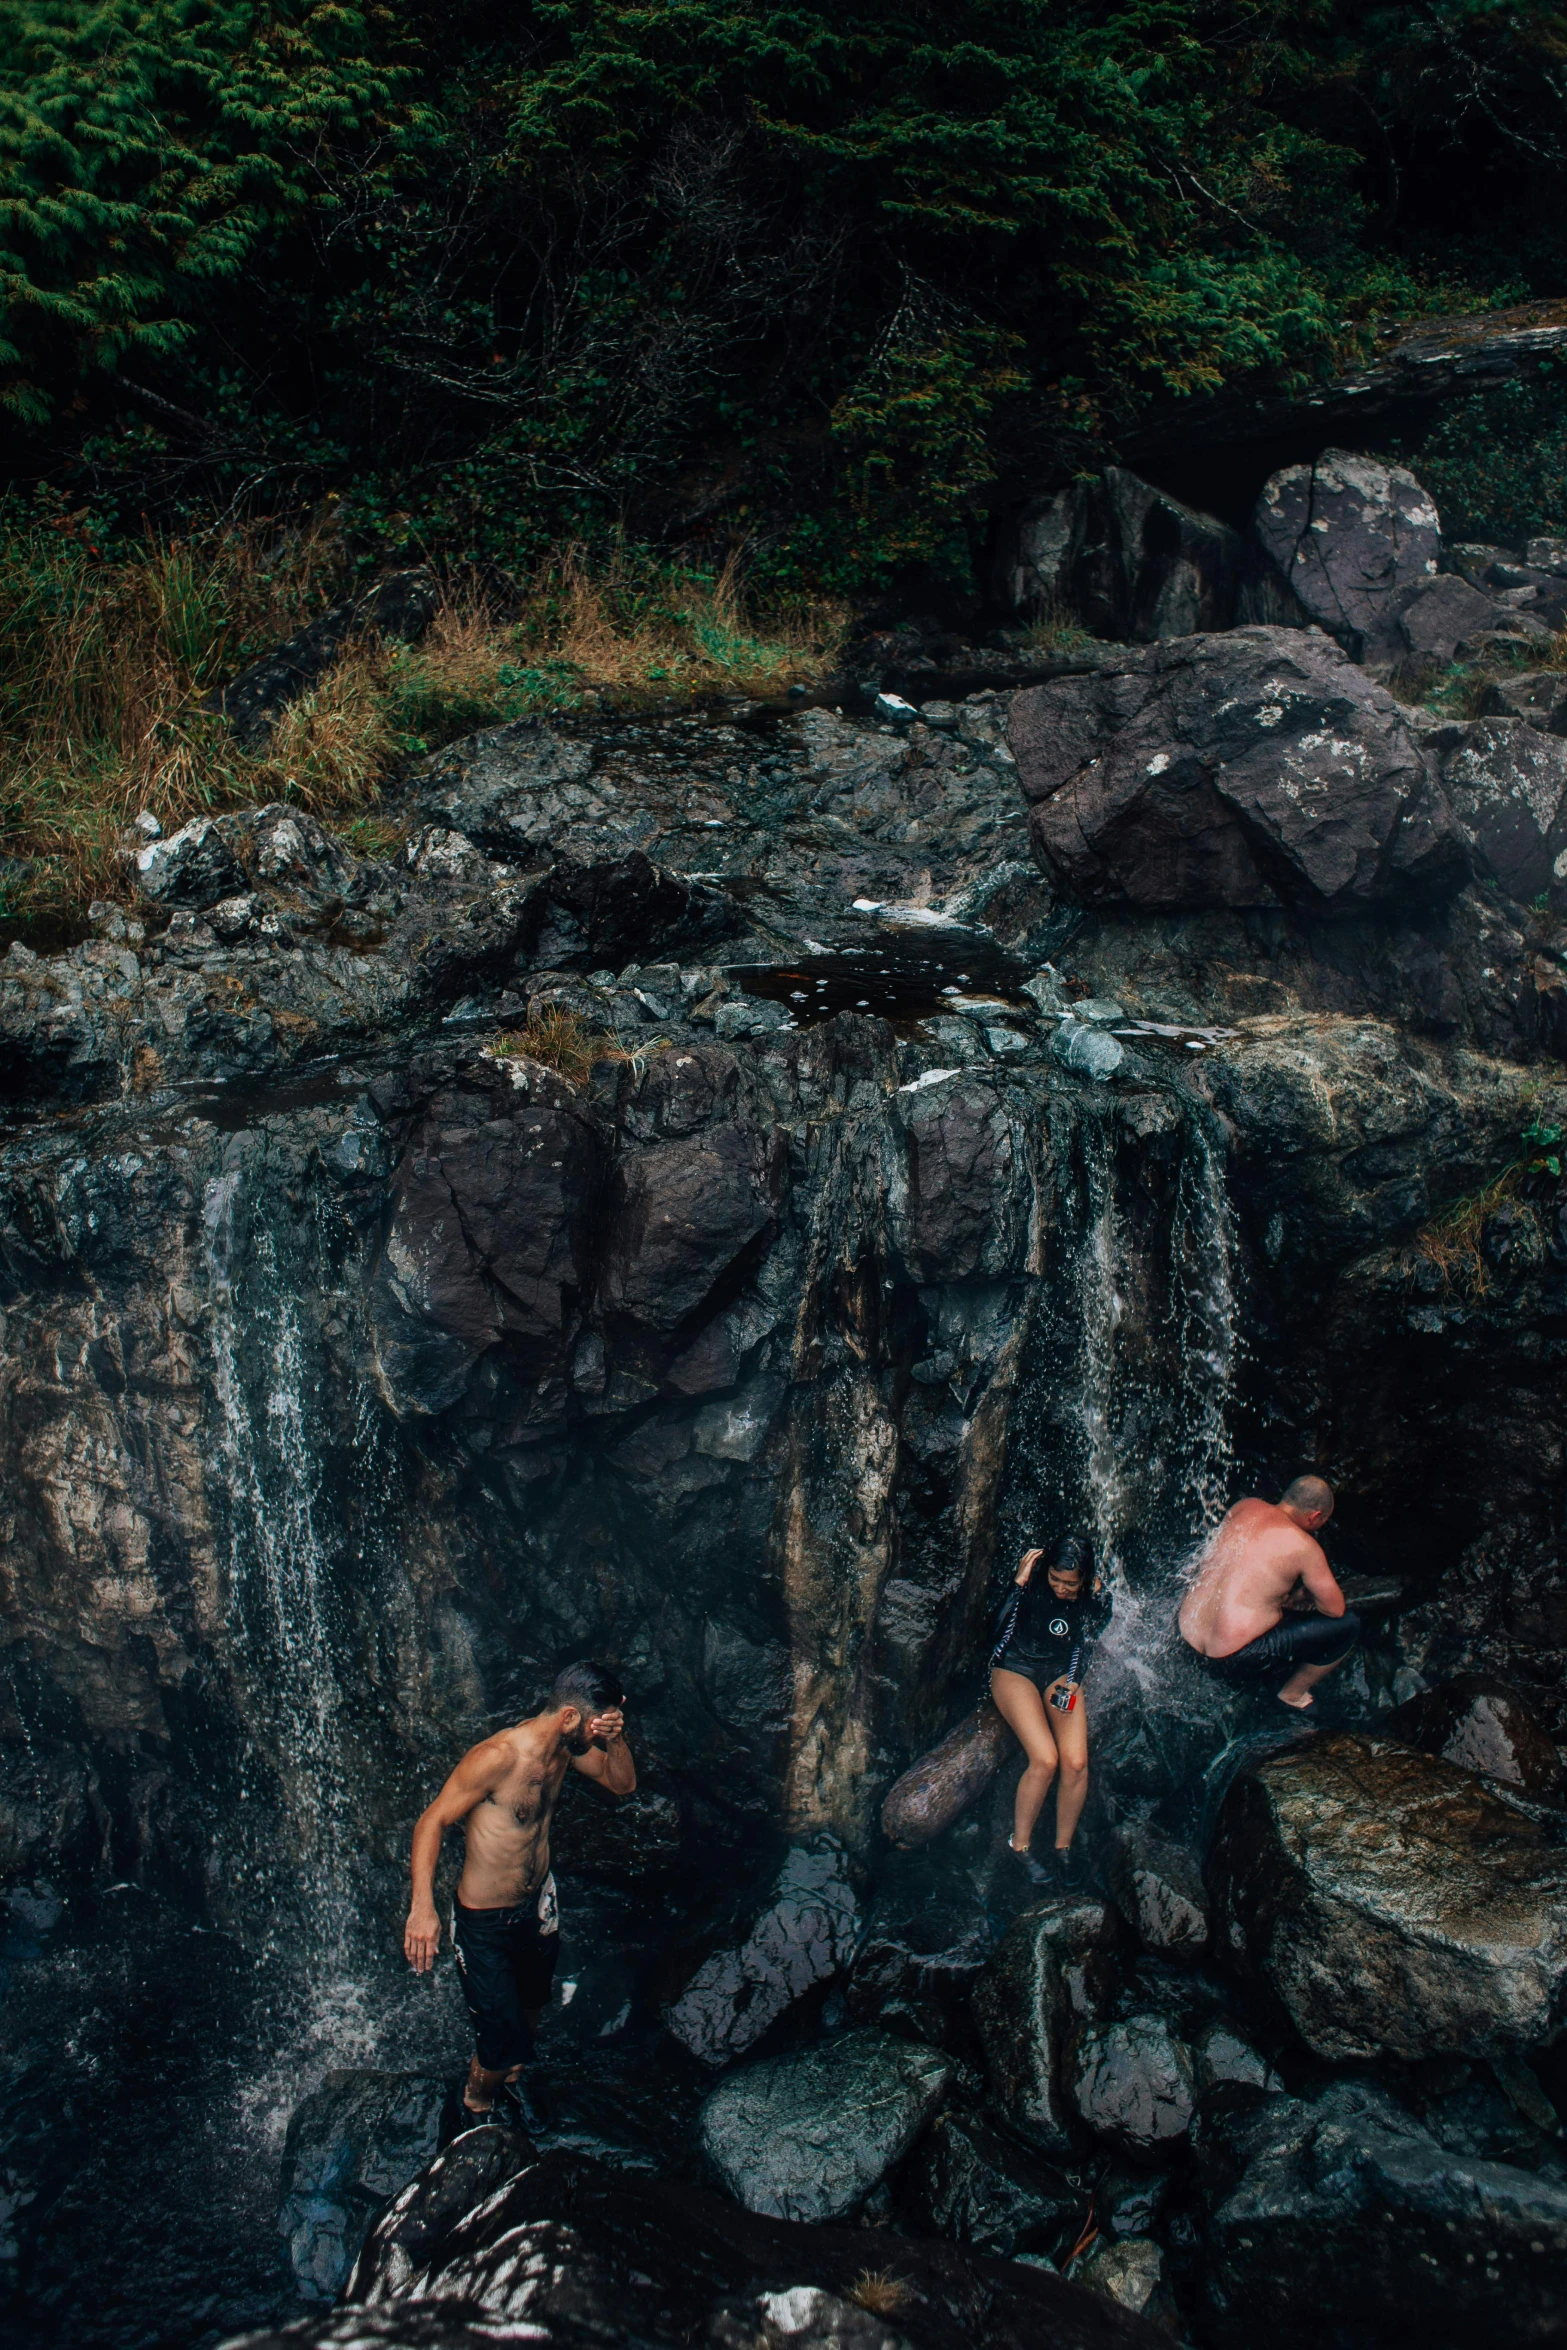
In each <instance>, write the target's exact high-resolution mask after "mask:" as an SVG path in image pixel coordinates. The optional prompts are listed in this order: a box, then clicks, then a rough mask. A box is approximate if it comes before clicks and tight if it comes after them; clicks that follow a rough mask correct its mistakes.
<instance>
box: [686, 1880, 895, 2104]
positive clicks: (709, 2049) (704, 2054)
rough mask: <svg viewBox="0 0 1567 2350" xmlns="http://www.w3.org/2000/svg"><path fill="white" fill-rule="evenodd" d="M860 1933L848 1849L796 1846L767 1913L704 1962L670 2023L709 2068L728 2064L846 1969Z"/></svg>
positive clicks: (766, 1906) (762, 1912) (772, 1890)
mask: <svg viewBox="0 0 1567 2350" xmlns="http://www.w3.org/2000/svg"><path fill="white" fill-rule="evenodd" d="M860 1932H861V1921H860V1906H859V1902H858V1900H857V1899H856V1897H855V1890H854V1884H853V1880H852V1878H851V1876H850V1873H849V1869H848V1865H847V1856H846V1855H845V1853H844V1851H843V1849H842V1847H841V1846H840V1845H838V1844H836V1843H835V1842H834V1841H833V1840H832V1838H830V1837H821V1838H819V1839H818V1840H817V1842H816V1844H815V1845H814V1846H811V1845H796V1846H795V1848H794V1850H793V1851H792V1852H790V1854H789V1855H788V1857H787V1859H786V1860H785V1861H784V1864H783V1867H782V1868H781V1869H780V1870H779V1872H778V1875H777V1878H776V1879H775V1880H774V1883H773V1885H772V1886H771V1888H770V1890H769V1893H768V1897H767V1899H766V1902H765V1903H764V1905H763V1906H762V1908H761V1909H760V1910H759V1911H758V1912H757V1914H756V1915H755V1916H754V1917H753V1918H751V1920H750V1921H749V1923H748V1925H747V1926H746V1928H745V1930H744V1931H743V1932H742V1933H741V1934H739V1935H737V1936H735V1937H734V1938H733V1939H731V1940H726V1941H725V1942H723V1943H722V1944H720V1946H719V1947H718V1948H717V1949H716V1950H712V1951H709V1952H708V1953H707V1954H706V1955H705V1956H704V1957H703V1958H701V1959H700V1960H699V1962H698V1964H697V1966H696V1967H695V1969H694V1971H693V1973H692V1975H691V1979H690V1981H689V1982H688V1983H687V1984H686V1985H685V1987H684V1989H683V1990H682V1991H681V1993H680V1995H679V1997H678V1998H676V1999H673V2000H671V2001H670V2003H669V2005H668V2006H667V2007H666V2008H665V2010H664V2021H665V2023H666V2024H667V2025H668V2027H669V2029H670V2031H671V2032H673V2034H674V2035H675V2038H676V2039H677V2040H678V2041H680V2043H681V2044H682V2046H683V2047H686V2048H689V2049H690V2051H691V2053H692V2055H693V2056H698V2057H700V2058H701V2059H702V2061H703V2063H704V2064H711V2065H722V2064H727V2063H729V2062H730V2061H731V2060H732V2059H733V2058H735V2057H737V2056H743V2055H744V2054H745V2052H746V2050H747V2049H748V2048H750V2047H752V2046H753V2045H754V2044H755V2042H756V2041H758V2040H760V2039H761V2038H762V2036H763V2034H764V2033H766V2032H768V2031H770V2030H771V2028H772V2026H773V2025H774V2024H775V2023H777V2021H778V2019H779V2017H780V2016H782V2015H784V2014H785V2013H786V2012H787V2010H788V2009H789V2008H791V2007H792V2006H793V2005H794V2003H795V2001H796V2000H797V1999H800V1998H803V1997H804V1995H805V1994H806V1993H807V1992H808V1991H811V1990H813V1989H815V1987H816V1986H817V1985H818V1984H825V1983H828V1982H830V1981H831V1980H832V1978H833V1976H834V1975H835V1974H838V1973H839V1972H840V1971H844V1970H846V1969H847V1968H848V1966H849V1964H850V1962H851V1961H852V1960H853V1957H854V1953H855V1948H856V1945H857V1944H858V1942H859V1939H860Z"/></svg>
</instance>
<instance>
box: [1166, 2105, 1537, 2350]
mask: <svg viewBox="0 0 1567 2350" xmlns="http://www.w3.org/2000/svg"><path fill="white" fill-rule="evenodd" d="M1194 2135H1195V2138H1196V2143H1197V2153H1198V2164H1199V2169H1200V2172H1201V2176H1202V2181H1203V2187H1204V2192H1205V2199H1206V2201H1207V2203H1208V2209H1209V2217H1208V2243H1209V2248H1210V2255H1211V2259H1212V2263H1213V2266H1212V2271H1211V2276H1210V2285H1209V2291H1210V2298H1211V2303H1212V2310H1213V2318H1214V2321H1215V2332H1216V2334H1217V2338H1218V2339H1219V2340H1220V2341H1221V2342H1223V2343H1226V2344H1228V2343H1234V2344H1236V2345H1237V2346H1238V2345H1241V2344H1247V2345H1250V2344H1253V2343H1256V2342H1260V2341H1266V2342H1269V2343H1275V2344H1280V2345H1289V2346H1291V2350H1293V2345H1295V2344H1297V2343H1300V2344H1305V2343H1307V2342H1310V2343H1312V2344H1318V2343H1321V2342H1323V2341H1325V2340H1326V2341H1350V2342H1355V2343H1366V2344H1371V2343H1383V2342H1387V2343H1391V2342H1395V2341H1401V2342H1429V2343H1441V2344H1444V2345H1446V2344H1457V2343H1463V2344H1466V2345H1476V2344H1485V2345H1496V2346H1497V2350H1500V2346H1501V2345H1502V2344H1506V2345H1508V2346H1509V2350H1513V2346H1515V2345H1521V2344H1524V2343H1531V2342H1540V2343H1545V2342H1559V2341H1560V2340H1561V2313H1562V2309H1563V2307H1564V2306H1567V2187H1563V2186H1562V2185H1560V2184H1559V2183H1558V2182H1557V2181H1555V2180H1553V2179H1549V2178H1544V2177H1541V2176H1540V2175H1539V2174H1537V2173H1536V2172H1533V2171H1528V2170H1517V2169H1514V2168H1513V2167H1512V2165H1511V2164H1508V2163H1502V2162H1488V2161H1484V2160H1480V2159H1477V2158H1476V2157H1474V2156H1472V2155H1467V2154H1459V2153H1453V2152H1450V2151H1449V2150H1448V2149H1447V2148H1446V2147H1444V2146H1441V2145H1439V2144H1438V2142H1437V2141H1436V2139H1435V2138H1433V2137H1432V2136H1431V2135H1430V2133H1429V2132H1428V2131H1426V2130H1425V2129H1423V2128H1422V2127H1421V2125H1420V2124H1419V2122H1417V2121H1416V2120H1415V2119H1414V2117H1413V2116H1412V2115H1411V2114H1409V2113H1407V2112H1405V2111H1404V2110H1403V2109H1402V2108H1401V2107H1400V2106H1398V2105H1397V2104H1395V2102H1394V2100H1393V2099H1392V2098H1391V2097H1389V2096H1387V2094H1386V2093H1385V2092H1384V2091H1382V2090H1380V2089H1378V2088H1376V2087H1375V2086H1373V2085H1372V2084H1371V2083H1369V2082H1360V2081H1340V2082H1336V2083H1335V2084H1334V2085H1333V2087H1331V2088H1330V2089H1328V2090H1326V2091H1325V2092H1324V2093H1323V2095H1322V2096H1321V2097H1319V2098H1318V2099H1317V2100H1316V2102H1315V2103H1311V2104H1308V2103H1307V2102H1305V2101H1304V2100H1302V2099H1299V2098H1294V2097H1268V2098H1259V2097H1257V2095H1256V2093H1255V2092H1253V2091H1249V2090H1230V2091H1227V2092H1220V2093H1219V2095H1218V2096H1217V2097H1216V2098H1215V2100H1214V2102H1213V2105H1212V2107H1211V2108H1210V2106H1209V2105H1208V2104H1206V2103H1205V2105H1204V2108H1203V2114H1202V2117H1201V2119H1200V2121H1199V2123H1198V2127H1197V2130H1196V2132H1195V2133H1194Z"/></svg>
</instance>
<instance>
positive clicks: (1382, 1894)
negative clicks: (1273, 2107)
mask: <svg viewBox="0 0 1567 2350" xmlns="http://www.w3.org/2000/svg"><path fill="white" fill-rule="evenodd" d="M1494 1786H1495V1782H1487V1781H1484V1780H1482V1779H1480V1778H1478V1777H1476V1776H1475V1775H1474V1774H1473V1773H1472V1772H1469V1771H1463V1770H1459V1769H1456V1768H1455V1767H1454V1766H1453V1765H1452V1764H1451V1763H1448V1762H1443V1761H1438V1760H1436V1759H1435V1758H1433V1757H1431V1756H1427V1755H1422V1754H1417V1753H1414V1752H1412V1751H1411V1750H1410V1749H1408V1748H1402V1747H1397V1746H1394V1745H1392V1744H1390V1743H1388V1742H1386V1741H1383V1740H1378V1739H1364V1738H1350V1737H1336V1738H1329V1739H1325V1740H1323V1741H1322V1742H1321V1743H1320V1744H1313V1745H1311V1746H1308V1747H1307V1748H1305V1749H1303V1750H1302V1751H1301V1752H1299V1753H1296V1754H1289V1755H1284V1756H1282V1757H1280V1758H1279V1759H1278V1760H1277V1761H1273V1762H1265V1763H1263V1764H1261V1765H1260V1766H1259V1767H1258V1768H1257V1769H1256V1770H1254V1771H1251V1772H1248V1773H1245V1774H1244V1775H1243V1776H1242V1777H1240V1778H1239V1779H1238V1780H1237V1781H1236V1782H1235V1785H1234V1786H1233V1787H1232V1789H1231V1791H1230V1793H1229V1795H1228V1796H1227V1797H1226V1799H1225V1804H1224V1809H1223V1811H1222V1813H1221V1815H1220V1820H1219V1827H1218V1832H1217V1836H1216V1839H1215V1845H1214V1851H1213V1855H1212V1858H1211V1859H1210V1863H1209V1872H1210V1882H1211V1884H1212V1887H1213V1892H1214V1901H1215V1916H1216V1926H1215V1943H1216V1947H1217V1948H1218V1949H1219V1950H1220V1951H1221V1952H1223V1953H1224V1954H1225V1955H1226V1956H1227V1957H1228V1958H1229V1959H1230V1960H1231V1962H1232V1963H1235V1964H1239V1965H1243V1966H1245V1967H1249V1968H1251V1969H1254V1970H1255V1971H1256V1972H1258V1973H1260V1974H1261V1975H1262V1976H1263V1977H1264V1978H1265V1979H1266V1980H1267V1982H1268V1983H1269V1984H1270V1985H1271V1986H1272V1988H1273V1989H1274V1990H1275V1991H1276V1992H1277V1994H1278V1996H1279V1998H1280V1999H1281V2000H1282V2001H1283V2003H1284V2005H1285V2007H1286V2008H1287V2009H1288V2011H1289V2014H1290V2018H1291V2021H1292V2022H1293V2023H1294V2025H1295V2028H1296V2030H1297V2031H1298V2032H1299V2033H1300V2034H1301V2037H1302V2038H1303V2039H1304V2040H1305V2041H1306V2042H1307V2044H1308V2046H1310V2047H1312V2048H1314V2049H1315V2050H1317V2052H1318V2053H1319V2054H1321V2055H1323V2056H1329V2057H1354V2056H1369V2055H1374V2054H1376V2053H1377V2052H1379V2051H1381V2050H1391V2051H1393V2052H1394V2053H1396V2054H1398V2055H1401V2056H1407V2057H1418V2056H1424V2055H1428V2054H1435V2053H1437V2052H1440V2051H1446V2050H1452V2051H1457V2050H1463V2049H1475V2050H1479V2051H1483V2050H1485V2049H1487V2048H1492V2047H1494V2048H1497V2049H1500V2050H1505V2049H1509V2048H1524V2047H1529V2046H1534V2045H1539V2044H1542V2043H1543V2042H1545V2041H1547V2040H1549V2039H1550V2038H1551V2037H1552V2035H1553V2034H1554V2032H1555V2031H1556V2030H1557V2028H1558V2026H1559V2023H1560V2020H1561V2017H1562V2014H1563V2012H1564V2003H1567V1940H1564V1927H1567V1909H1564V1901H1563V1897H1564V1890H1567V1845H1564V1844H1563V1843H1562V1842H1561V1841H1560V1839H1559V1836H1558V1834H1557V1833H1556V1832H1555V1830H1554V1829H1553V1828H1552V1826H1550V1825H1549V1824H1542V1822H1541V1821H1540V1820H1539V1819H1538V1818H1536V1817H1533V1816H1531V1815H1530V1814H1528V1813H1526V1812H1523V1811H1519V1810H1515V1809H1510V1808H1509V1807H1508V1806H1507V1805H1506V1804H1505V1803H1504V1802H1503V1801H1502V1800H1501V1798H1500V1796H1499V1795H1498V1794H1497V1793H1495V1792H1493V1789H1494Z"/></svg>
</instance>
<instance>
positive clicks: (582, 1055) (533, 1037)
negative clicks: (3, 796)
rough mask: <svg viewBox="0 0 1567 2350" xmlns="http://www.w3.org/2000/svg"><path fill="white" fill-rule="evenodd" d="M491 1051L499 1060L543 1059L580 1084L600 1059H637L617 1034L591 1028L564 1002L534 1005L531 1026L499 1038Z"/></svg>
mask: <svg viewBox="0 0 1567 2350" xmlns="http://www.w3.org/2000/svg"><path fill="white" fill-rule="evenodd" d="M487 1050H488V1051H489V1052H490V1054H491V1055H492V1057H493V1058H494V1059H495V1060H498V1061H510V1060H518V1059H526V1060H529V1061H538V1062H541V1063H542V1064H543V1066H544V1067H545V1068H546V1069H553V1070H554V1071H555V1073H556V1075H557V1076H559V1077H564V1078H565V1079H566V1080H567V1081H568V1083H569V1084H572V1085H580V1084H581V1083H582V1082H583V1080H584V1078H586V1077H587V1075H588V1073H589V1071H590V1070H591V1069H593V1068H594V1067H595V1066H596V1065H597V1063H598V1062H600V1061H629V1060H631V1059H632V1058H633V1056H632V1054H631V1053H629V1052H628V1051H627V1050H626V1047H625V1046H624V1045H623V1044H622V1043H621V1042H620V1039H619V1038H618V1037H617V1036H614V1035H612V1034H611V1033H610V1032H609V1031H607V1030H605V1029H602V1028H590V1027H589V1026H588V1024H587V1022H586V1021H585V1020H584V1019H583V1018H582V1016H581V1014H580V1013H578V1012H573V1011H571V1010H570V1009H569V1008H568V1007H567V1006H566V1005H564V1004H536V1005H530V1006H529V1009H528V1019H527V1025H526V1026H525V1027H523V1028H517V1029H512V1030H510V1031H509V1032H508V1033H507V1034H505V1035H503V1036H497V1037H495V1038H494V1039H493V1040H492V1042H491V1043H490V1045H489V1046H488V1047H487Z"/></svg>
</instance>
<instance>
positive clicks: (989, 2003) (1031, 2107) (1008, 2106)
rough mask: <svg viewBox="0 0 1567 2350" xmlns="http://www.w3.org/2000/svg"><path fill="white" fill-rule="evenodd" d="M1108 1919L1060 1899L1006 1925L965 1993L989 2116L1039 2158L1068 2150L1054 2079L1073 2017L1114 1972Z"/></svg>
mask: <svg viewBox="0 0 1567 2350" xmlns="http://www.w3.org/2000/svg"><path fill="white" fill-rule="evenodd" d="M1117 1932H1118V1921H1117V1919H1116V1917H1115V1913H1114V1912H1113V1911H1111V1910H1107V1909H1106V1907H1105V1905H1104V1904H1103V1903H1101V1902H1097V1901H1094V1900H1092V1899H1090V1898H1086V1897H1074V1896H1071V1895H1067V1896H1064V1897H1059V1898H1057V1899H1056V1900H1054V1901H1051V1902H1047V1903H1045V1904H1043V1905H1042V1906H1040V1907H1039V1908H1037V1909H1031V1910H1027V1911H1025V1912H1024V1914H1023V1915H1022V1916H1021V1917H1019V1918H1017V1919H1015V1920H1014V1921H1013V1923H1012V1925H1010V1926H1009V1927H1008V1929H1007V1931H1006V1934H1005V1935H1004V1936H1003V1938H1002V1941H1001V1945H1000V1947H999V1949H998V1950H997V1952H996V1955H995V1957H994V1958H993V1959H992V1960H991V1962H990V1964H989V1966H988V1967H987V1968H986V1970H985V1972H984V1974H983V1975H982V1976H981V1978H980V1980H979V1983H978V1984H977V1986H976V1988H975V1993H974V2019H975V2021H976V2023H977V2024H978V2026H979V2032H980V2038H981V2040H982V2041H983V2043H984V2049H985V2063H986V2069H987V2071H988V2073H989V2077H990V2088H991V2096H992V2099H993V2102H994V2104H995V2108H996V2111H997V2113H998V2114H999V2115H1000V2117H1001V2119H1002V2120H1003V2121H1004V2122H1005V2124H1006V2126H1007V2128H1008V2129H1009V2130H1012V2131H1013V2132H1014V2133H1015V2134H1016V2135H1017V2136H1018V2137H1019V2138H1021V2139H1022V2140H1023V2141H1024V2142H1025V2143H1026V2144H1028V2145H1031V2146H1035V2147H1038V2148H1040V2149H1041V2150H1042V2151H1044V2152H1046V2153H1061V2152H1065V2151H1066V2150H1067V2149H1068V2148H1069V2147H1070V2145H1071V2143H1072V2140H1071V2132H1070V2127H1069V2113H1070V2108H1069V2105H1068V2102H1067V2094H1066V2089H1065V2084H1064V2081H1063V2077H1062V2053H1063V2043H1064V2041H1065V2038H1066V2034H1067V2032H1068V2030H1069V2028H1070V2024H1071V2020H1072V2018H1073V2016H1074V2014H1079V2015H1080V2014H1083V2013H1085V2012H1087V2011H1089V2010H1090V2009H1091V2008H1092V2007H1093V2006H1094V2005H1095V2004H1097V1997H1098V1995H1099V1994H1100V1992H1101V1989H1102V1987H1103V1986H1104V1985H1105V1983H1106V1980H1107V1977H1108V1976H1109V1973H1110V1971H1111V1969H1112V1968H1113V1965H1114V1952H1115V1948H1116V1942H1117Z"/></svg>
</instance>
